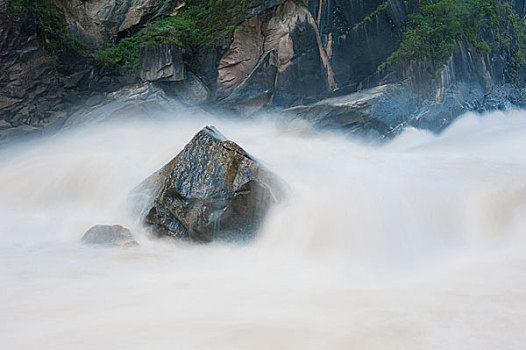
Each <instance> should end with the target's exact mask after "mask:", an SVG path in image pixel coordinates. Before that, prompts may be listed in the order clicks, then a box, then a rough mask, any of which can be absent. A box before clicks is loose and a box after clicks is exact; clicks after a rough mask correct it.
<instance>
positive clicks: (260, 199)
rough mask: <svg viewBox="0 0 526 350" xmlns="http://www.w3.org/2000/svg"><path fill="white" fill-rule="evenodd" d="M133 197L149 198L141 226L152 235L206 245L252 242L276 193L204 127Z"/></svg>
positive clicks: (251, 162)
mask: <svg viewBox="0 0 526 350" xmlns="http://www.w3.org/2000/svg"><path fill="white" fill-rule="evenodd" d="M136 192H142V193H145V192H147V193H148V194H149V195H151V196H152V198H153V203H151V204H150V205H149V206H147V214H146V220H145V221H146V223H147V224H150V225H152V226H153V229H154V231H155V232H156V233H157V234H158V235H160V236H164V235H167V236H172V237H176V238H180V239H185V240H190V241H196V242H210V241H212V240H215V239H222V240H229V241H233V240H234V241H239V240H241V241H244V240H247V239H250V238H252V237H254V235H255V234H256V232H257V230H258V228H259V227H260V225H261V223H262V221H263V219H264V217H265V214H266V213H267V211H268V209H269V207H270V206H271V204H272V203H273V202H275V201H276V198H277V195H278V188H277V181H276V179H275V177H274V176H273V175H272V174H271V173H270V172H268V171H267V170H266V169H265V168H264V167H263V166H262V165H261V164H260V163H258V162H257V161H256V160H255V159H254V158H253V157H252V156H250V155H249V154H248V153H246V152H245V151H244V150H243V149H242V148H241V147H240V146H238V145H237V144H236V143H234V142H232V141H228V140H227V139H226V138H225V137H224V136H223V135H222V134H221V133H220V132H219V131H217V130H216V129H215V128H214V127H211V126H208V127H205V128H204V129H202V130H201V131H199V132H198V133H197V134H196V135H195V136H194V138H193V139H192V140H191V141H190V143H188V144H187V145H186V146H185V148H184V149H183V151H182V152H181V153H179V154H178V155H177V156H176V157H175V158H174V159H173V160H172V161H171V162H169V163H168V164H167V165H165V166H164V167H163V168H162V169H161V170H159V171H158V172H157V173H155V174H154V175H152V176H151V177H150V178H148V179H147V180H146V181H145V182H144V183H143V184H141V185H140V186H139V189H138V190H137V191H136Z"/></svg>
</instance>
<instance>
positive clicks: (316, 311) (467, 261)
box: [0, 111, 526, 349]
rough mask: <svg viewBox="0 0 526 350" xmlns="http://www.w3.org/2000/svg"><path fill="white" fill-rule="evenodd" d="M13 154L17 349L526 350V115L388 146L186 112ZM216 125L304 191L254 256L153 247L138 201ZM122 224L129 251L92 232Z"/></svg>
mask: <svg viewBox="0 0 526 350" xmlns="http://www.w3.org/2000/svg"><path fill="white" fill-rule="evenodd" d="M175 119H176V120H173V121H170V122H167V121H163V122H148V123H147V122H143V123H140V122H131V121H130V122H129V123H123V122H122V121H121V124H120V125H118V126H116V125H111V124H106V125H99V126H95V127H90V128H83V129H79V130H72V131H69V132H65V133H63V134H62V135H58V136H53V137H51V138H49V139H40V140H33V141H26V142H24V143H22V144H19V145H11V146H9V147H8V148H6V147H4V149H3V150H0V286H1V288H0V320H1V322H0V344H2V345H1V347H2V349H25V348H29V349H30V348H38V349H61V348H63V349H70V348H75V349H77V348H83V347H84V348H90V349H92V348H95V347H96V348H108V349H114V348H143V349H152V348H166V349H210V348H213V349H524V348H525V347H526V331H525V330H526V254H525V253H526V113H525V112H518V111H514V112H513V111H512V112H507V113H506V114H503V113H493V114H491V115H487V116H484V117H482V118H480V117H478V116H475V115H468V116H465V117H463V118H462V119H461V120H459V121H457V122H456V123H455V124H454V125H453V126H452V127H450V128H449V129H448V130H447V131H446V132H445V133H444V134H442V135H441V136H438V137H437V136H433V135H431V134H429V133H426V132H423V131H417V130H408V131H407V132H405V133H404V134H403V135H401V136H400V137H398V138H397V139H395V140H394V141H392V142H391V143H389V144H387V145H384V146H371V145H369V146H368V145H365V144H360V143H359V142H357V141H356V142H353V141H349V140H348V139H346V138H344V137H341V136H338V135H335V134H329V133H316V132H313V131H311V130H310V129H309V128H308V127H307V126H306V125H302V124H292V125H283V124H280V123H273V122H266V123H263V122H246V123H241V122H240V121H230V122H229V121H225V120H207V119H206V118H205V117H202V118H201V117H199V116H191V117H188V118H187V119H183V118H181V117H178V118H175ZM206 124H214V125H215V126H216V127H217V128H218V129H219V130H221V131H222V132H223V133H224V134H225V135H227V136H228V137H229V138H231V139H233V140H235V141H237V142H238V143H239V144H241V145H242V146H243V147H244V148H245V149H246V150H247V151H248V152H250V153H252V154H253V155H255V156H256V157H259V158H260V159H261V160H262V161H264V162H265V163H266V164H267V166H268V167H270V168H271V169H272V170H274V171H275V172H276V173H277V174H279V175H280V176H281V177H282V178H283V179H284V180H285V181H286V182H287V183H288V185H289V189H288V191H289V194H288V201H287V202H286V203H285V204H283V205H282V206H280V207H278V208H276V210H274V212H273V213H272V215H271V217H270V218H269V219H268V220H267V222H266V225H265V228H264V230H263V232H261V235H260V236H259V239H258V240H257V242H255V243H254V244H252V245H250V246H243V247H232V246H224V245H211V246H185V245H173V244H169V243H164V242H160V241H155V240H150V239H148V238H147V236H146V233H145V231H144V229H143V228H141V226H140V223H139V222H138V219H137V218H135V217H132V216H131V215H130V214H129V213H128V210H127V204H126V196H127V194H128V192H129V191H130V190H131V189H132V188H133V187H134V186H136V185H137V184H138V183H139V182H141V181H142V180H143V179H144V178H146V177H147V176H148V175H149V174H151V173H152V172H153V171H155V170H156V169H157V168H159V167H160V166H162V165H163V163H165V162H167V161H168V160H169V159H171V158H172V157H173V156H174V155H175V154H177V153H178V152H179V150H181V149H182V147H183V146H184V144H185V143H186V142H187V141H188V140H189V139H190V138H191V137H192V136H193V134H194V133H195V132H197V131H198V130H199V129H200V128H201V127H203V126H204V125H206ZM105 223H107V224H113V223H120V224H123V225H125V226H128V227H130V228H131V229H132V230H133V231H134V232H135V233H136V235H137V239H138V240H139V241H140V244H141V245H140V246H139V247H138V248H133V249H124V250H121V249H115V250H114V249H95V248H90V247H85V246H82V245H81V244H80V243H79V239H80V237H81V236H82V234H83V233H84V232H85V231H86V230H87V229H88V228H89V227H90V226H91V225H93V224H105Z"/></svg>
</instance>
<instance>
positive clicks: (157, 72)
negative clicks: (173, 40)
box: [139, 44, 185, 81]
mask: <svg viewBox="0 0 526 350" xmlns="http://www.w3.org/2000/svg"><path fill="white" fill-rule="evenodd" d="M139 57H140V60H141V71H140V73H139V74H140V77H141V79H142V80H144V81H181V80H184V79H185V68H184V63H183V53H182V49H181V48H180V47H179V46H177V45H173V44H159V45H156V46H146V47H141V48H140V49H139Z"/></svg>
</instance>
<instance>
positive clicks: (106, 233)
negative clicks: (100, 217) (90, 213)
mask: <svg viewBox="0 0 526 350" xmlns="http://www.w3.org/2000/svg"><path fill="white" fill-rule="evenodd" d="M82 242H83V243H86V244H90V245H99V246H118V247H134V246H136V245H138V243H137V242H136V241H135V240H134V239H133V236H132V234H131V232H130V230H128V229H127V228H125V227H122V226H120V225H113V226H110V225H96V226H93V227H92V228H90V229H89V230H88V231H87V232H86V233H85V234H84V236H83V237H82Z"/></svg>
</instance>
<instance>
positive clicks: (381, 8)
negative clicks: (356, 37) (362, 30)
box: [353, 0, 389, 30]
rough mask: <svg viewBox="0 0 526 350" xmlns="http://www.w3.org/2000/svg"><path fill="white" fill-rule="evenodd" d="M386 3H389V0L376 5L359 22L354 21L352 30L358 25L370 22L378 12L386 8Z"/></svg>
mask: <svg viewBox="0 0 526 350" xmlns="http://www.w3.org/2000/svg"><path fill="white" fill-rule="evenodd" d="M387 5H389V0H387V1H384V2H383V3H381V4H380V5H378V7H377V8H376V9H375V10H374V11H373V12H371V13H370V14H368V15H367V16H366V17H365V18H364V19H363V20H362V21H361V22H359V23H356V24H355V25H354V27H353V30H356V29H358V28H359V27H361V26H363V25H365V24H366V23H368V22H371V21H372V20H373V18H374V17H376V16H378V15H379V14H380V13H382V12H383V11H384V10H385V9H386V8H387Z"/></svg>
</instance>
